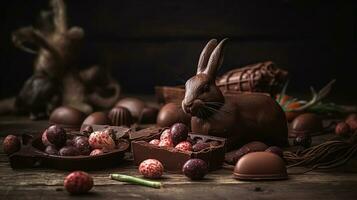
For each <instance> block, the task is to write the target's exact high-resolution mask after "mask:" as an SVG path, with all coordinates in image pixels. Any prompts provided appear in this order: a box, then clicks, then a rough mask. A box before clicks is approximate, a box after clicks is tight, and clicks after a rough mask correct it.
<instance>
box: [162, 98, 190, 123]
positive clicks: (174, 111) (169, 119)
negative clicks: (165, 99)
mask: <svg viewBox="0 0 357 200" xmlns="http://www.w3.org/2000/svg"><path fill="white" fill-rule="evenodd" d="M156 123H157V125H159V126H161V127H170V126H172V125H173V124H175V123H183V124H186V125H187V126H189V125H190V124H191V117H190V116H189V115H187V114H186V113H184V112H183V110H182V108H181V106H179V105H177V104H175V103H168V104H166V105H164V106H163V107H162V108H161V109H160V112H159V114H158V116H157V120H156Z"/></svg>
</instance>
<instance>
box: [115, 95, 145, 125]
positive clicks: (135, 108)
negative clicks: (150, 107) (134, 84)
mask: <svg viewBox="0 0 357 200" xmlns="http://www.w3.org/2000/svg"><path fill="white" fill-rule="evenodd" d="M115 107H124V108H127V109H128V110H129V111H130V113H131V115H132V116H133V118H134V120H135V121H137V120H139V118H140V116H141V113H142V111H143V109H144V108H145V103H144V101H142V100H140V99H137V98H131V97H127V98H124V99H121V100H120V101H119V102H118V103H117V104H116V105H115Z"/></svg>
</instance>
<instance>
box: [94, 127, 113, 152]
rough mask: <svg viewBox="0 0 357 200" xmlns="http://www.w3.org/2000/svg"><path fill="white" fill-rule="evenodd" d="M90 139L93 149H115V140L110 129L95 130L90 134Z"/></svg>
mask: <svg viewBox="0 0 357 200" xmlns="http://www.w3.org/2000/svg"><path fill="white" fill-rule="evenodd" d="M88 141H89V145H90V146H91V147H92V149H106V150H113V149H115V142H114V140H113V138H112V137H111V135H110V134H109V133H108V131H95V132H93V133H92V134H90V136H89V140H88Z"/></svg>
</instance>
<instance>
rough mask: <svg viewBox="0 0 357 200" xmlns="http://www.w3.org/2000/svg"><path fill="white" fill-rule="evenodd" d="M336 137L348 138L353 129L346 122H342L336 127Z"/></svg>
mask: <svg viewBox="0 0 357 200" xmlns="http://www.w3.org/2000/svg"><path fill="white" fill-rule="evenodd" d="M335 133H336V135H340V136H347V135H349V134H350V133H351V128H350V126H349V125H348V124H347V123H346V122H340V123H338V124H337V125H336V127H335Z"/></svg>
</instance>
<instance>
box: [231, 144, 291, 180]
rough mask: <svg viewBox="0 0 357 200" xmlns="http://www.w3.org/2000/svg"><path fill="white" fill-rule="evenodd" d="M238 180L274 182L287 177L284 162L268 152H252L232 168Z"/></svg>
mask: <svg viewBox="0 0 357 200" xmlns="http://www.w3.org/2000/svg"><path fill="white" fill-rule="evenodd" d="M233 174H234V177H235V178H237V179H239V180H275V179H286V178H287V177H288V175H287V171H286V166H285V162H284V160H283V159H282V158H281V157H280V156H278V155H276V154H274V153H270V152H265V151H263V152H253V153H248V154H246V155H244V156H243V157H242V158H241V159H239V161H238V162H237V164H236V166H235V168H234V172H233Z"/></svg>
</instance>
